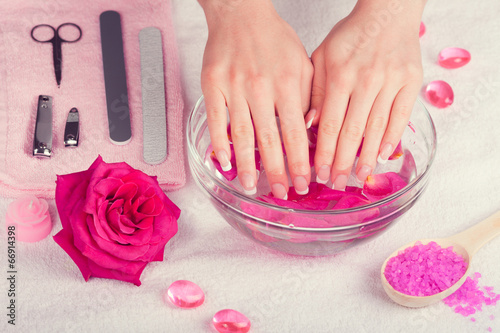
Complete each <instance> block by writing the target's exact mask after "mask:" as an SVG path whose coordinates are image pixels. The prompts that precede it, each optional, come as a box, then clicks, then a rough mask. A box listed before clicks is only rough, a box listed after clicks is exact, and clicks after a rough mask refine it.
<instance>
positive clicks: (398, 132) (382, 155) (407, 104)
mask: <svg viewBox="0 0 500 333" xmlns="http://www.w3.org/2000/svg"><path fill="white" fill-rule="evenodd" d="M419 89H420V86H418V85H406V86H404V87H403V88H402V89H401V90H400V91H399V93H398V95H397V96H396V99H395V100H394V104H393V105H392V110H391V114H390V117H389V124H388V125H387V129H386V131H385V134H384V137H383V138H382V143H381V144H380V152H379V156H378V159H377V160H378V161H379V162H380V163H385V162H387V159H388V158H389V156H391V154H392V153H393V151H394V149H395V148H396V146H397V145H398V142H399V140H401V137H402V136H403V132H404V130H405V128H406V126H407V125H408V121H409V120H410V116H411V112H412V110H413V105H414V104H415V101H416V100H417V95H418V91H419Z"/></svg>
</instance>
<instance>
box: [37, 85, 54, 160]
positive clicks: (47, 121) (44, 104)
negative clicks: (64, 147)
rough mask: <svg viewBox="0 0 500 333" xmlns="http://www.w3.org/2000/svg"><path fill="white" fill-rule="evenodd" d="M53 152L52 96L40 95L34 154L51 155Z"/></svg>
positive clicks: (38, 155) (39, 155)
mask: <svg viewBox="0 0 500 333" xmlns="http://www.w3.org/2000/svg"><path fill="white" fill-rule="evenodd" d="M51 154H52V97H51V96H47V95H40V96H38V109H37V113H36V126H35V138H34V140H33V156H35V157H50V156H51Z"/></svg>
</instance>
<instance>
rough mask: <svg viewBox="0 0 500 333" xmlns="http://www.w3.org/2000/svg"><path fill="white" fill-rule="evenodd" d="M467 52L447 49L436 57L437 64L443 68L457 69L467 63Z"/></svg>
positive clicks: (457, 48)
mask: <svg viewBox="0 0 500 333" xmlns="http://www.w3.org/2000/svg"><path fill="white" fill-rule="evenodd" d="M470 59H471V57H470V53H469V51H467V50H465V49H461V48H459V47H447V48H445V49H443V50H442V51H441V52H440V53H439V56H438V63H439V65H440V66H441V67H444V68H459V67H462V66H465V65H467V64H468V63H469V61H470Z"/></svg>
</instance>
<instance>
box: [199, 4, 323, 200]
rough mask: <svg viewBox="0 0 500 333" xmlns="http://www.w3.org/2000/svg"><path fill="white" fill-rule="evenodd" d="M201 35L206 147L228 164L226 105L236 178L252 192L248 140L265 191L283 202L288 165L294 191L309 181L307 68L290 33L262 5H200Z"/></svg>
mask: <svg viewBox="0 0 500 333" xmlns="http://www.w3.org/2000/svg"><path fill="white" fill-rule="evenodd" d="M200 3H201V5H202V7H203V8H204V10H205V15H206V17H207V23H208V28H209V36H208V41H207V45H206V48H205V54H204V58H203V70H202V77H201V85H202V90H203V95H204V96H205V104H206V108H207V117H208V127H209V131H210V138H211V141H212V145H213V148H214V151H215V154H216V156H217V159H218V160H219V162H220V163H221V166H222V167H224V168H225V169H229V168H230V167H231V164H230V154H231V152H230V149H229V141H228V137H227V132H226V127H227V115H226V106H227V108H228V110H229V118H230V122H231V137H232V140H233V144H234V150H235V154H236V164H237V168H238V178H239V180H240V182H241V185H242V186H243V188H244V189H245V192H247V193H248V194H252V193H255V190H256V182H257V177H256V170H255V157H254V148H255V139H254V136H255V137H256V138H257V143H258V148H259V152H260V154H261V157H262V161H263V164H264V168H265V170H266V175H267V179H268V181H269V184H270V186H271V189H272V192H273V194H274V195H275V196H276V197H278V198H286V196H287V192H288V178H287V173H286V170H285V164H284V158H283V151H282V144H281V140H280V135H279V132H278V124H277V121H276V114H277V115H278V117H279V123H280V126H281V132H282V137H283V143H284V147H285V150H286V153H287V160H288V168H289V172H290V175H291V179H292V181H293V184H294V186H295V188H296V189H297V191H298V192H302V193H304V194H305V193H307V191H308V184H309V182H310V178H311V172H310V166H309V157H308V140H307V134H306V128H305V123H304V114H305V112H307V110H309V101H310V94H311V83H312V76H313V66H312V63H311V61H310V59H309V58H308V56H307V54H306V52H305V50H304V47H303V46H302V44H301V42H300V40H299V38H298V37H297V35H296V33H295V32H294V31H293V29H292V28H291V27H290V26H289V25H288V24H287V23H286V22H285V21H283V20H282V19H281V18H280V17H279V16H278V14H277V13H276V11H275V10H274V8H273V6H272V4H271V1H270V0H252V1H239V0H233V1H227V0H207V1H202V0H200Z"/></svg>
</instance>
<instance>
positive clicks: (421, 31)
mask: <svg viewBox="0 0 500 333" xmlns="http://www.w3.org/2000/svg"><path fill="white" fill-rule="evenodd" d="M424 34H425V24H424V22H420V31H419V32H418V37H422V36H423V35H424Z"/></svg>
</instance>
